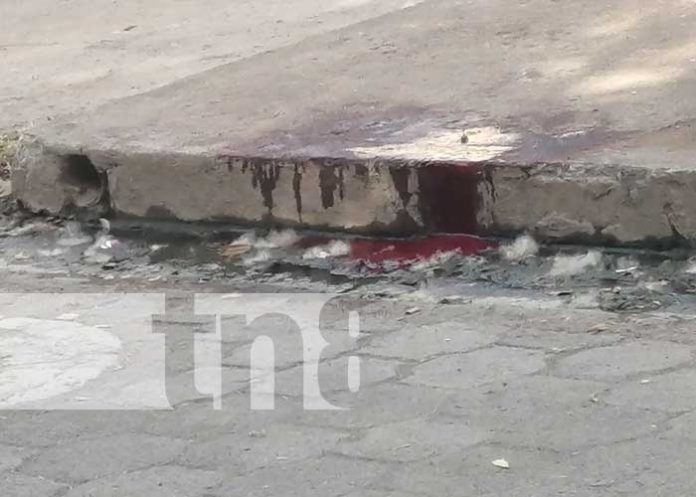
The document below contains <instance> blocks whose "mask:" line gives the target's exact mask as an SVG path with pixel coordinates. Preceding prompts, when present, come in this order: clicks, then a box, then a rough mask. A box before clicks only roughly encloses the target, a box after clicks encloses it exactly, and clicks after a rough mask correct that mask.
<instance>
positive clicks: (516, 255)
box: [500, 235, 539, 261]
mask: <svg viewBox="0 0 696 497" xmlns="http://www.w3.org/2000/svg"><path fill="white" fill-rule="evenodd" d="M500 253H501V255H502V256H503V258H504V259H505V260H508V261H523V260H525V259H528V258H530V257H534V256H535V255H537V254H538V253H539V244H538V243H537V242H536V240H534V238H532V237H531V236H529V235H522V236H519V237H517V238H516V239H515V241H514V242H512V243H508V244H505V245H503V246H502V247H500Z"/></svg>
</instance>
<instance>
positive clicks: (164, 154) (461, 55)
mask: <svg viewBox="0 0 696 497" xmlns="http://www.w3.org/2000/svg"><path fill="white" fill-rule="evenodd" d="M308 3H309V2H306V1H304V2H297V8H298V9H299V11H298V12H301V11H302V9H301V8H300V7H303V8H308ZM379 5H380V6H379V7H377V6H376V4H367V3H365V2H362V3H361V5H359V6H353V9H352V10H351V9H348V10H345V8H346V4H344V5H343V7H344V10H341V11H340V12H343V14H340V15H339V14H336V12H334V11H332V10H331V7H327V9H328V11H329V12H328V13H326V14H325V15H327V16H329V17H330V18H331V19H333V24H331V23H329V24H331V25H330V26H328V27H327V26H326V25H325V24H321V25H318V24H317V23H316V22H314V20H312V19H311V16H310V15H309V14H308V15H307V16H306V17H305V18H304V19H305V21H303V22H299V24H298V25H297V26H299V27H297V29H296V30H295V31H292V30H291V31H292V33H295V34H294V35H291V34H290V32H288V33H287V34H286V35H285V38H284V40H283V42H273V40H271V41H269V39H270V38H268V37H267V35H266V34H265V32H263V30H260V31H259V30H258V29H257V25H258V23H259V22H261V21H260V20H261V19H263V20H264V21H263V22H261V26H262V27H263V26H265V25H266V24H264V23H266V22H270V21H268V20H269V19H278V18H279V17H280V13H283V12H285V13H287V11H288V10H291V9H289V7H281V6H275V5H274V4H271V5H270V6H268V7H265V8H264V11H263V12H262V13H257V16H256V17H254V16H251V15H249V16H237V17H235V19H236V20H237V21H236V22H238V23H239V24H238V25H235V26H234V27H233V28H232V29H230V30H228V31H227V32H224V31H222V32H221V33H220V36H217V37H216V38H215V40H208V39H207V38H206V39H207V40H208V42H209V43H208V44H210V45H211V47H212V48H210V50H213V51H215V50H220V47H222V46H227V50H229V43H230V38H229V37H230V36H232V37H233V38H232V39H236V38H234V37H239V38H240V40H241V41H240V43H241V44H242V45H243V46H246V47H247V48H245V49H243V50H241V52H239V53H241V54H242V55H239V56H236V58H234V57H233V61H232V62H230V63H227V64H224V65H221V66H219V67H216V68H213V69H207V68H208V67H210V66H209V65H208V63H209V62H210V61H208V62H206V63H202V62H201V63H198V62H197V63H196V64H193V65H191V67H190V68H189V69H190V73H189V74H191V75H189V76H188V77H185V78H182V79H178V80H176V81H173V80H175V79H176V77H175V76H171V77H167V76H166V75H163V76H162V79H161V83H167V82H169V81H173V82H171V83H170V84H166V85H164V86H161V87H160V88H157V89H154V90H151V91H147V92H145V93H141V94H136V95H134V96H129V97H126V98H123V99H113V100H111V101H108V100H109V98H106V99H104V100H107V102H106V103H105V104H104V105H102V106H100V107H99V108H98V109H96V110H94V111H91V112H83V113H79V114H74V115H72V116H69V117H62V118H57V119H54V120H52V121H51V122H50V123H48V124H42V125H39V126H36V127H35V128H34V129H33V130H32V132H33V134H35V135H36V136H37V137H38V141H37V142H34V143H33V144H32V145H31V146H30V147H29V150H28V154H27V155H26V156H25V160H24V161H23V162H22V163H21V164H20V167H18V168H17V170H16V174H15V190H16V191H17V193H18V196H19V198H20V199H21V200H22V201H23V202H24V203H25V205H27V206H28V207H30V208H32V209H34V210H47V211H51V212H55V211H59V210H61V209H63V208H65V207H68V206H71V205H77V206H80V207H86V206H93V205H96V204H100V205H102V206H103V207H104V208H105V209H108V210H110V211H112V212H113V213H115V214H117V215H124V216H136V217H148V218H175V219H180V220H184V221H221V220H222V221H234V222H242V223H251V224H259V223H267V224H277V225H285V226H301V227H313V228H328V229H341V230H351V231H358V232H370V233H413V232H420V231H445V232H467V233H476V234H507V233H513V232H519V231H524V230H527V231H531V232H533V233H535V234H536V235H537V236H539V237H541V238H543V239H547V240H568V241H591V242H603V243H618V244H644V243H654V242H662V243H667V244H675V243H688V242H692V241H693V240H694V239H696V204H694V202H693V201H692V198H693V195H694V191H696V170H695V169H694V167H693V161H694V159H693V157H694V152H695V151H696V130H695V129H694V122H696V92H694V91H693V89H694V87H695V86H694V85H695V76H696V37H694V35H693V33H692V32H693V29H692V27H693V25H694V21H695V19H696V9H695V8H694V5H693V3H692V2H686V1H683V0H671V1H667V2H662V3H659V4H657V3H647V2H644V1H639V0H625V1H615V2H611V3H610V5H609V6H607V5H606V4H598V3H596V2H591V1H579V2H573V3H572V4H570V5H565V4H564V5H562V6H560V5H559V4H558V3H557V2H554V1H548V0H531V1H525V2H522V1H516V2H506V1H503V0H493V1H485V2H484V1H469V2H463V1H456V0H426V1H424V2H420V3H418V4H416V5H411V6H410V7H407V8H400V7H404V6H405V5H408V4H406V3H399V2H391V4H390V5H388V4H384V3H380V4H379ZM236 7H237V6H235V8H236ZM243 7H244V4H242V5H240V6H239V8H243ZM152 8H153V9H154V8H155V7H154V6H153V7H152ZM250 8H251V7H250ZM279 9H280V10H279ZM309 10H311V9H309ZM276 11H278V12H276ZM293 14H295V11H294V9H293ZM168 15H169V16H171V17H172V19H170V20H171V21H172V22H174V21H175V18H176V17H177V15H178V14H177V13H176V12H172V13H170V14H168ZM181 15H182V16H183V15H186V16H193V18H196V17H198V16H204V15H209V13H198V12H187V13H183V12H182V13H181ZM144 16H145V17H144V19H145V20H149V19H151V17H150V16H149V15H148V14H145V15H144ZM337 17H338V19H337ZM187 18H188V17H187ZM198 18H199V19H200V17H198ZM148 22H149V21H148ZM168 22H169V21H168ZM132 23H133V24H138V22H136V21H132ZM121 24H124V23H121ZM193 24H196V23H193ZM204 24H205V23H202V24H196V26H198V28H195V27H193V28H189V29H190V33H189V34H190V37H189V38H188V39H190V40H192V39H196V40H197V39H198V38H197V37H196V35H197V34H198V33H197V32H196V29H199V28H200V33H201V34H202V33H203V32H204V29H203V25H204ZM281 25H284V23H281ZM9 29H10V31H12V29H13V27H12V25H11V26H10V27H9ZM132 31H133V32H135V31H136V29H135V28H134V29H133V30H132ZM128 33H131V31H129V32H128ZM241 33H248V34H247V35H242V34H241ZM124 36H125V34H124ZM153 36H154V38H153V39H158V38H159V37H161V36H163V35H162V33H160V32H158V33H156V34H155V35H153ZM168 36H171V37H172V39H175V38H176V35H175V34H170V35H168ZM246 36H248V37H250V38H249V39H247V38H246ZM255 37H258V38H259V39H260V40H261V41H257V42H253V40H251V39H252V38H254V39H255ZM273 39H275V38H273ZM258 46H261V47H264V48H263V49H259V48H248V47H258ZM127 50H138V46H137V44H136V45H132V46H129V48H128V49H127ZM127 50H126V52H127ZM190 50H191V53H197V47H196V46H193V45H192V46H191V48H190ZM174 53H179V52H177V51H176V50H175V51H174ZM196 56H197V55H196ZM224 61H225V62H227V60H224ZM142 64H144V65H147V61H145V60H143V61H142ZM211 65H212V63H211ZM202 69H207V70H205V71H203V72H200V73H198V74H195V72H196V71H198V70H202ZM152 86H157V85H156V84H145V85H144V86H143V88H142V89H148V88H150V87H152ZM94 88H97V86H94V85H92V86H90V87H89V89H94ZM5 91H7V90H5ZM94 91H95V92H96V93H99V90H97V89H95V90H94ZM138 91H139V90H137V89H136V90H133V91H132V92H130V91H126V92H120V93H125V94H128V93H137V92H138ZM117 93H119V92H114V94H113V95H114V96H115V95H116V94H117ZM10 110H11V108H10ZM95 169H96V171H95Z"/></svg>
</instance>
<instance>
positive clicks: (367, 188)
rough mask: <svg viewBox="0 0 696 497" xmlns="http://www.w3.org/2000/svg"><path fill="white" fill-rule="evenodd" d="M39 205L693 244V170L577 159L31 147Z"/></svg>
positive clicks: (33, 196)
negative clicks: (574, 161) (524, 161)
mask: <svg viewBox="0 0 696 497" xmlns="http://www.w3.org/2000/svg"><path fill="white" fill-rule="evenodd" d="M13 189H14V191H15V194H16V196H17V198H18V200H20V201H21V203H22V204H23V205H24V206H25V207H27V208H28V209H30V210H32V211H35V212H48V213H51V214H58V213H61V212H66V211H69V210H71V209H74V208H80V209H88V210H93V211H95V212H98V213H100V214H102V215H111V216H115V217H128V218H139V219H152V220H178V221H185V222H225V223H236V224H241V225H256V226H258V225H268V226H276V227H294V228H312V229H322V230H340V231H346V232H351V233H360V234H371V235H409V234H418V233H465V234H474V235H512V234H516V233H521V232H525V231H526V232H529V233H531V234H533V235H534V236H536V237H538V238H539V239H541V240H544V241H553V242H573V243H577V242H581V243H601V244H606V245H623V246H632V245H643V246H660V247H668V246H675V245H687V244H688V245H691V244H693V242H694V241H696V202H693V200H694V198H695V195H696V171H691V170H674V169H657V170H656V169H647V168H641V167H618V166H612V167H607V166H595V165H585V164H532V165H515V164H505V163H487V162H457V161H415V160H414V161H408V160H401V159H381V158H374V159H343V158H339V159H337V158H329V157H296V158H273V157H268V158H265V157H239V156H234V155H210V156H207V155H205V154H199V155H192V154H179V153H176V154H167V153H155V152H153V153H140V152H135V153H128V152H119V151H110V150H106V151H105V150H75V149H68V148H61V147H55V146H50V147H49V146H45V145H43V144H41V143H39V142H37V141H35V142H33V143H31V144H29V145H28V146H27V147H26V148H25V150H24V154H23V157H22V160H20V161H19V163H18V164H17V166H16V167H15V168H14V171H13Z"/></svg>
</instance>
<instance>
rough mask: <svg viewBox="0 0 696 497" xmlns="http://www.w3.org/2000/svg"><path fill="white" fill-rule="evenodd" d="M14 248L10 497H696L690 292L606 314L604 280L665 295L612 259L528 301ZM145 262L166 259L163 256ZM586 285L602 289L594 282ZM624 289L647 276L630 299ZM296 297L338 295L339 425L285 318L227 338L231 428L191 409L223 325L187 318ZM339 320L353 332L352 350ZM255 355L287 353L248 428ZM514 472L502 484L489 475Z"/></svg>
mask: <svg viewBox="0 0 696 497" xmlns="http://www.w3.org/2000/svg"><path fill="white" fill-rule="evenodd" d="M2 233H3V237H1V238H0V247H1V248H2V251H1V252H2V259H1V261H0V262H1V264H0V267H1V270H2V279H1V280H0V290H1V293H0V356H1V357H2V360H0V485H1V487H0V488H2V489H3V495H8V496H12V497H15V496H18V497H20V496H25V495H26V496H32V497H75V496H83V497H87V496H91V497H132V496H133V495H148V496H153V497H158V496H162V497H172V496H181V497H228V496H230V495H234V496H236V495H239V496H265V495H297V496H302V497H305V496H313V495H317V496H319V495H321V496H346V495H350V496H353V495H355V496H364V495H370V496H388V495H392V496H395V495H399V496H403V495H406V496H409V495H413V496H438V497H439V496H442V495H460V494H461V495H482V496H498V495H510V496H520V497H522V496H529V495H535V496H549V497H550V496H554V497H555V496H558V495H575V496H582V497H585V496H587V497H593V496H616V495H623V494H626V495H632V496H638V497H640V496H646V497H647V496H654V495H691V494H693V493H694V490H696V478H694V476H693V471H691V468H692V467H693V465H694V464H696V449H695V448H694V447H696V445H695V444H694V442H695V441H696V435H694V429H693V427H694V419H693V418H694V413H695V412H696V396H695V395H694V393H693V383H694V381H696V367H695V364H694V349H695V347H696V339H695V338H694V334H693V331H694V309H695V308H696V307H694V299H693V296H692V295H689V293H690V292H692V291H693V289H691V290H689V289H687V290H688V291H687V292H686V293H685V294H679V295H676V296H675V297H674V298H676V299H677V300H678V301H679V305H676V306H675V305H671V306H668V307H659V306H658V307H653V306H651V305H650V304H651V300H652V299H654V298H658V296H657V294H656V296H654V297H650V298H649V299H648V301H647V302H645V303H646V304H648V305H647V306H645V307H633V308H632V309H633V311H634V312H630V313H614V312H605V311H603V310H600V309H599V308H598V303H597V301H596V300H593V299H591V298H588V295H592V294H596V292H597V291H598V290H600V289H601V288H599V287H598V286H599V283H597V282H598V281H603V282H605V283H604V286H605V287H606V288H605V289H607V288H612V285H611V284H608V283H606V281H607V279H608V275H607V274H606V273H607V272H612V273H614V277H615V278H617V277H620V278H627V279H626V281H622V282H621V283H620V285H621V286H625V287H630V286H631V285H633V286H635V285H639V284H643V285H645V286H646V287H647V286H648V285H650V286H654V285H655V284H657V283H659V281H658V280H657V278H660V276H659V275H658V276H656V277H653V276H650V273H649V268H647V267H645V266H643V265H642V264H640V263H638V262H637V261H635V260H633V259H627V257H626V256H624V257H623V259H624V261H623V262H622V265H621V267H619V268H617V269H614V267H615V266H613V264H614V262H611V263H610V262H609V260H608V259H606V258H607V257H608V256H604V257H605V260H604V262H602V263H597V264H596V265H592V266H588V267H586V268H585V269H584V270H583V271H582V275H581V276H580V277H579V279H576V278H573V277H571V276H570V275H566V276H563V275H562V274H560V273H559V274H560V276H559V278H560V279H559V280H558V281H557V284H556V285H552V286H546V287H545V286H540V287H538V289H536V290H529V289H524V290H523V289H515V288H511V287H510V285H503V284H500V283H493V284H491V283H486V282H484V281H481V280H480V279H476V280H474V281H472V280H470V279H466V278H465V277H464V276H462V275H458V276H457V277H456V278H453V279H450V280H447V279H433V278H432V276H429V277H428V278H427V279H426V280H425V281H422V284H421V285H420V286H418V287H416V286H414V285H413V283H412V282H399V281H398V280H396V281H389V280H387V281H384V282H381V283H379V282H377V283H373V284H366V285H364V286H362V287H358V288H354V287H348V288H345V287H343V286H341V285H334V286H331V285H329V286H328V287H327V286H326V285H323V284H321V283H313V282H312V281H310V280H308V279H306V278H299V277H289V278H288V277H287V275H283V274H272V275H269V277H268V278H260V277H259V276H260V275H256V277H255V276H254V272H253V271H251V268H248V271H249V272H248V273H246V274H241V275H237V276H235V275H234V273H225V272H223V271H222V270H221V268H219V267H218V269H217V270H215V271H212V270H210V268H209V266H210V265H211V264H210V263H209V262H208V261H207V260H203V261H201V262H199V263H197V264H196V265H194V267H193V268H191V267H186V266H185V265H183V264H182V263H181V262H179V263H178V265H176V263H174V262H172V263H171V264H174V266H173V267H176V269H177V270H176V271H172V270H171V267H170V268H169V269H168V268H167V266H166V265H164V264H163V263H159V264H157V263H154V262H147V259H143V258H142V257H143V256H142V255H137V256H136V255H133V253H138V250H137V249H130V250H129V254H130V255H129V257H131V258H133V261H134V262H132V263H131V262H129V261H128V260H120V257H119V260H120V262H118V260H115V259H114V257H113V256H112V257H111V258H110V259H108V260H105V259H101V258H99V257H96V256H97V255H100V254H95V253H93V252H94V250H90V248H92V247H94V245H93V238H92V237H91V236H88V235H86V234H85V233H84V232H82V231H79V230H76V229H75V228H74V227H71V225H64V226H61V225H60V223H59V225H58V226H51V225H49V224H47V223H45V222H42V221H40V222H38V223H36V224H34V225H31V224H28V223H27V224H24V225H23V226H20V227H14V228H12V229H11V230H4V231H3V232H2ZM51 235H53V236H51ZM284 238H287V236H285V237H284ZM122 243H124V244H125V243H126V242H125V241H122ZM137 243H139V241H138V242H137ZM266 243H268V240H266ZM103 245H104V246H105V247H106V246H108V247H110V249H112V252H113V253H119V252H121V251H122V250H123V248H121V249H117V247H118V245H117V244H103ZM198 245H205V244H203V243H201V242H199V243H198ZM85 247H86V248H87V249H86V250H85ZM75 249H78V251H77V255H76V254H75V253H74V252H75ZM148 250H149V251H150V252H151V253H152V254H151V255H150V257H151V258H152V257H154V254H156V253H158V252H161V251H164V250H166V248H164V247H162V246H159V247H158V248H154V246H151V247H149V249H148ZM105 252H107V253H108V251H105ZM184 252H185V253H188V254H189V257H193V253H191V252H189V248H188V247H186V249H185V250H184ZM80 254H82V255H80ZM101 255H103V254H101ZM556 261H557V260H556ZM442 264H443V265H446V261H442ZM499 264H501V265H502V262H501V263H499ZM518 264H519V267H518V268H517V270H518V271H524V270H525V266H529V267H538V268H539V271H540V272H543V273H548V272H549V270H550V271H551V272H552V273H553V272H554V269H553V267H551V266H549V265H546V263H545V262H544V260H543V258H542V257H538V256H533V255H530V256H529V258H528V260H527V262H519V263H518ZM617 264H618V262H617ZM627 265H628V266H629V267H626V266H627ZM662 265H663V264H661V265H660V266H662ZM555 266H556V262H554V267H555ZM206 268H207V270H206ZM437 269H438V268H437V266H435V267H430V268H429V270H428V271H426V274H432V271H436V270H437ZM508 270H509V271H510V272H512V271H514V268H508ZM576 271H577V270H576ZM679 271H680V273H682V274H684V275H688V274H687V273H688V269H680V270H679ZM556 272H558V270H556ZM590 273H592V274H595V276H596V278H598V279H597V280H587V279H584V278H586V277H587V275H588V274H590ZM631 274H634V275H640V276H639V277H638V276H637V279H636V280H634V281H633V282H632V283H631V282H630V279H631V277H630V275H631ZM617 275H619V276H617ZM277 276H280V277H281V278H276V277H277ZM507 279H508V280H509V281H512V280H513V278H512V277H511V275H510V274H508V276H507ZM533 279H534V280H539V279H540V277H539V276H533ZM476 281H478V282H476ZM490 281H496V279H495V278H492V279H491V280H490ZM593 281H594V283H593ZM618 288H619V286H614V287H613V289H614V290H617V289H618ZM559 289H563V290H564V291H559ZM297 291H301V292H317V291H319V292H329V293H330V292H337V293H339V295H338V297H337V298H338V302H339V305H337V306H332V307H330V308H329V309H328V312H326V314H324V315H323V316H322V318H323V319H322V325H323V326H322V334H323V335H324V337H325V339H326V340H327V341H328V342H329V343H330V346H329V347H328V348H327V349H326V350H325V352H324V353H323V355H322V357H321V359H322V362H321V364H320V367H319V369H318V378H319V383H320V385H321V389H322V390H321V392H322V394H323V395H324V397H325V398H326V399H328V400H330V401H331V402H333V403H334V404H335V405H338V406H342V407H347V408H348V409H347V410H343V411H307V410H304V409H303V400H302V398H301V395H302V392H303V388H302V376H301V375H302V370H303V364H302V362H301V360H300V359H301V354H300V348H301V347H300V346H299V342H298V330H297V328H294V327H293V326H289V325H288V323H287V322H286V321H284V320H283V319H282V318H281V319H278V317H277V316H276V317H275V318H271V319H269V320H266V321H265V322H264V326H263V327H262V328H261V329H257V330H255V331H256V333H251V334H248V333H243V334H238V335H231V336H230V335H227V336H226V337H225V340H224V341H223V342H222V344H221V357H222V372H223V378H224V382H223V383H222V388H221V394H222V396H221V398H220V401H221V402H220V405H219V407H220V408H221V409H220V410H215V409H214V404H213V401H212V400H211V399H210V395H208V394H206V393H201V392H206V391H209V390H206V389H203V388H199V390H200V392H197V391H191V390H190V389H189V388H187V385H190V382H191V379H192V378H195V377H196V375H197V373H195V372H194V365H195V366H197V367H199V368H200V366H201V364H200V363H199V362H196V363H194V361H193V359H192V356H190V355H189V353H190V352H191V351H192V350H195V348H194V345H193V342H192V340H193V339H192V334H191V330H192V327H193V329H194V330H195V331H196V332H197V333H198V335H197V338H196V340H198V339H199V337H203V340H204V343H209V341H210V340H212V338H208V337H212V335H211V333H210V331H211V330H210V328H208V326H209V325H210V322H211V321H210V318H209V317H205V315H207V314H210V313H209V311H210V308H209V309H207V310H206V309H204V308H199V309H200V310H201V311H202V312H196V314H198V315H200V316H199V319H194V318H192V316H191V315H190V314H187V313H186V312H185V311H186V308H187V306H189V305H190V303H191V299H194V298H195V299H196V301H198V302H203V301H206V299H207V300H208V302H210V301H212V302H215V305H214V306H213V307H212V310H215V309H218V308H221V307H222V306H224V308H225V309H229V312H225V314H234V313H243V314H246V313H248V312H249V309H250V306H249V305H248V304H249V303H250V302H252V303H253V302H254V299H253V298H252V300H245V299H247V297H245V296H244V294H245V293H248V292H262V293H263V294H264V296H262V297H261V300H264V299H266V301H267V302H271V303H272V307H271V309H272V310H273V311H275V312H283V310H284V309H288V308H289V307H294V305H293V306H290V305H289V304H288V303H287V302H293V300H292V299H293V298H297V296H298V295H299V297H300V299H307V300H308V299H309V297H308V296H306V294H296V296H295V297H293V296H291V295H288V294H287V292H297ZM443 292H444V293H443ZM612 293H613V292H612ZM569 294H576V296H575V297H571V298H569V297H568V295H569ZM194 295H195V297H194ZM221 295H222V296H221ZM441 295H449V296H450V297H449V298H447V299H444V300H443V299H441V298H440V296H441ZM165 296H168V297H169V298H170V299H171V305H170V307H168V308H167V307H166V301H165ZM210 299H212V300H210ZM240 302H242V303H241V304H240ZM294 302H295V303H297V300H295V301H294ZM443 302H447V303H443ZM218 306H220V307H218ZM346 310H354V311H357V312H358V313H359V316H360V333H359V334H358V335H357V336H355V335H351V334H350V333H349V326H348V325H347V321H346V315H347V314H346ZM164 311H166V313H165V312H164ZM235 311H236V312H235ZM153 314H154V315H155V319H154V322H153V321H152V315H153ZM155 322H156V323H157V326H158V328H157V329H155V328H154V325H155ZM155 331H158V332H160V333H155ZM162 331H164V332H166V333H167V334H168V335H167V336H168V337H169V339H170V340H171V341H169V342H167V343H166V346H165V343H164V342H163V340H164V336H165V335H163V334H162V333H161V332H162ZM206 332H207V333H206ZM259 334H263V335H268V336H271V337H272V339H273V341H274V345H275V346H276V355H275V359H276V365H277V374H276V384H275V387H276V392H277V395H276V397H275V409H274V410H270V411H259V410H251V409H250V391H249V389H250V385H251V384H253V383H251V384H250V382H249V378H250V376H251V377H252V378H253V380H254V381H255V380H257V379H258V378H260V377H261V376H259V375H258V370H255V369H252V370H250V369H249V364H250V362H249V357H250V345H251V343H252V340H253V339H254V338H255V336H256V335H259ZM195 347H198V342H196V345H195ZM165 351H166V353H165ZM195 357H196V358H198V356H195ZM350 357H359V358H360V360H361V381H360V387H359V390H358V391H357V392H353V391H351V390H350V389H349V388H348V387H349V383H348V382H347V373H346V372H347V370H348V369H347V368H348V364H349V361H350ZM165 358H166V360H168V361H169V362H167V363H165ZM250 371H251V372H250ZM204 377H205V375H204ZM165 378H166V383H165ZM165 394H168V395H169V397H166V396H165ZM21 407H23V408H25V409H27V410H22V411H19V410H16V409H18V408H21ZM167 407H172V409H165V408H167ZM95 409H96V410H95ZM500 459H504V460H505V461H506V462H507V463H508V465H509V468H507V469H505V468H501V467H498V466H495V465H494V464H493V461H497V460H500ZM499 464H500V463H499Z"/></svg>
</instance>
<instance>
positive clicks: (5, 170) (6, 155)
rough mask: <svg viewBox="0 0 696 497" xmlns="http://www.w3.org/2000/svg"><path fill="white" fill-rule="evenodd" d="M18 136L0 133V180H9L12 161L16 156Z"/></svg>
mask: <svg viewBox="0 0 696 497" xmlns="http://www.w3.org/2000/svg"><path fill="white" fill-rule="evenodd" d="M17 140H18V138H17V137H16V136H12V135H3V134H0V180H2V181H9V179H10V163H11V162H12V158H13V157H14V154H15V150H16V144H17Z"/></svg>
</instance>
